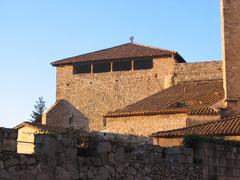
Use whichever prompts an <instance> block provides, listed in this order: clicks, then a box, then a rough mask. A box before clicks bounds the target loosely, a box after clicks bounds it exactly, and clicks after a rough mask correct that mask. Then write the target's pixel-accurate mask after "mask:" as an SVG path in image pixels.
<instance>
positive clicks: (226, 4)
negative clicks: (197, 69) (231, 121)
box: [221, 0, 240, 116]
mask: <svg viewBox="0 0 240 180" xmlns="http://www.w3.org/2000/svg"><path fill="white" fill-rule="evenodd" d="M221 15H222V46H223V48H222V49H223V68H224V73H223V78H224V89H225V99H226V102H227V113H226V115H230V116H232V115H235V114H238V113H239V112H240V111H239V109H240V76H239V74H240V54H239V50H240V1H238V0H221ZM226 115H225V116H226Z"/></svg>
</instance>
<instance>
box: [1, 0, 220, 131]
mask: <svg viewBox="0 0 240 180" xmlns="http://www.w3.org/2000/svg"><path fill="white" fill-rule="evenodd" d="M220 33H221V32H220V12H219V0H201V1H195V0H194V1H193V0H181V1H180V0H118V1H117V0H85V1H84V0H68V1H66V0H41V1H33V0H21V1H9V0H0V62H1V71H0V82H1V86H0V87H1V88H0V101H1V103H0V126H5V127H12V126H14V125H17V124H18V123H20V122H22V121H26V120H28V119H29V118H30V114H31V111H32V109H33V105H34V104H35V100H36V99H37V98H38V97H39V96H43V97H44V98H45V99H46V101H47V106H49V105H51V104H52V103H54V101H55V69H54V68H53V67H51V66H50V62H52V61H54V60H57V59H61V58H66V57H70V56H74V55H79V54H81V53H86V52H89V51H94V50H99V49H102V48H106V47H111V46H114V45H118V44H122V43H126V42H128V41H129V40H128V39H129V36H131V35H134V36H135V42H138V43H143V44H146V45H151V46H156V47H161V48H167V49H172V50H176V51H178V52H179V53H180V54H181V55H182V56H183V57H184V58H185V59H186V60H187V61H188V62H195V61H207V60H212V59H221V34H220Z"/></svg>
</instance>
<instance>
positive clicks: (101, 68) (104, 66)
mask: <svg viewBox="0 0 240 180" xmlns="http://www.w3.org/2000/svg"><path fill="white" fill-rule="evenodd" d="M110 70H111V63H96V64H93V73H103V72H110Z"/></svg>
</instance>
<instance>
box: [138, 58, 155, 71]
mask: <svg viewBox="0 0 240 180" xmlns="http://www.w3.org/2000/svg"><path fill="white" fill-rule="evenodd" d="M152 68H153V60H152V59H137V60H134V69H135V70H139V69H152Z"/></svg>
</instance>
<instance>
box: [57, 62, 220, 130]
mask: <svg viewBox="0 0 240 180" xmlns="http://www.w3.org/2000/svg"><path fill="white" fill-rule="evenodd" d="M221 78H222V68H221V62H218V61H213V62H202V63H191V64H186V63H176V62H175V60H173V59H171V58H161V59H155V60H154V68H153V69H151V70H138V71H125V72H110V73H98V74H78V75H74V74H73V67H72V65H65V66H59V67H57V100H60V99H64V100H65V101H67V102H69V103H70V104H71V105H72V106H73V107H74V108H75V110H77V111H78V112H79V113H80V114H81V115H82V117H83V118H84V120H79V122H75V125H76V127H78V126H80V125H77V123H81V121H85V122H88V128H87V129H90V130H101V129H103V116H104V115H105V114H106V113H107V112H108V111H114V110H116V109H119V108H122V107H125V106H126V105H129V104H132V103H135V102H136V101H138V100H141V99H143V98H145V97H148V96H150V95H152V94H155V93H157V92H159V91H161V90H163V89H165V88H168V87H170V86H171V85H173V84H176V83H180V82H183V81H192V80H200V79H221ZM77 121H78V120H77ZM54 122H55V121H54ZM61 122H62V121H61ZM61 122H58V123H56V124H58V125H61ZM64 122H66V121H65V120H64ZM63 126H65V125H63Z"/></svg>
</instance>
